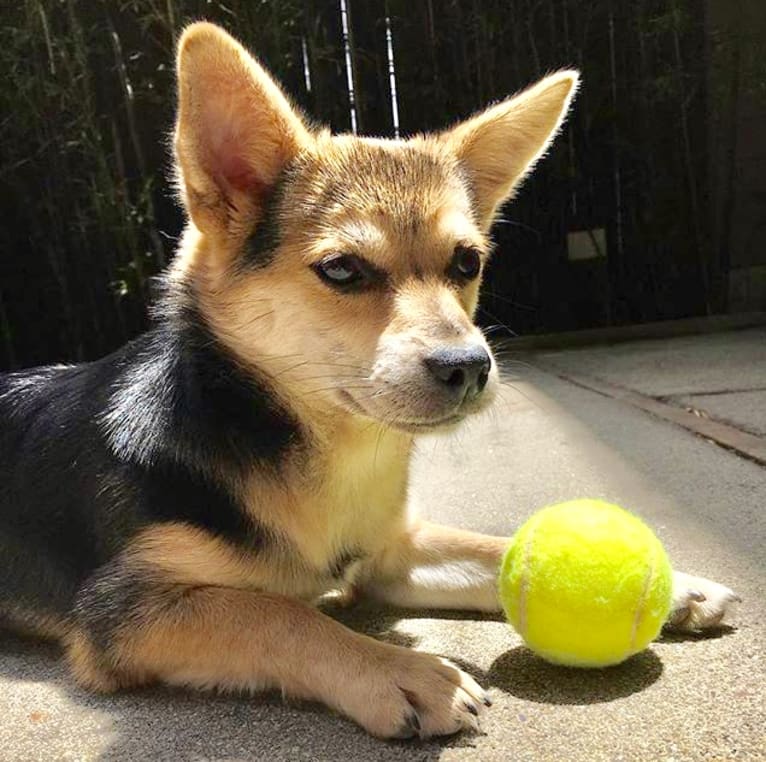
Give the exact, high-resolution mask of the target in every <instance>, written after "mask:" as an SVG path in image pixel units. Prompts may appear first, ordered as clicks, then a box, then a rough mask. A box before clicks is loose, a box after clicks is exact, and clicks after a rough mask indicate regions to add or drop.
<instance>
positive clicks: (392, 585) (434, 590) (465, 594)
mask: <svg viewBox="0 0 766 762" xmlns="http://www.w3.org/2000/svg"><path fill="white" fill-rule="evenodd" d="M508 543H509V540H508V539H507V538H504V537H492V536H490V535H484V534H478V533H476V532H468V531H465V530H462V529H453V528H451V527H446V526H442V525H440V524H433V523H431V522H428V521H420V520H418V521H416V522H414V523H413V524H412V525H411V526H410V527H409V528H408V529H407V530H406V531H405V532H404V533H402V534H400V535H399V536H397V537H396V538H395V539H394V541H393V542H391V543H389V544H388V546H387V547H386V548H385V549H384V550H383V552H381V553H380V554H379V555H378V556H376V557H375V558H373V559H372V560H371V561H370V563H369V564H368V565H367V567H366V568H364V569H363V570H362V574H361V577H360V579H359V586H360V587H361V588H362V592H364V593H367V594H369V595H371V596H373V597H375V598H377V599H379V600H383V601H386V602H387V603H391V604H393V605H395V606H405V607H411V608H445V609H472V610H479V611H499V610H500V604H499V602H498V596H497V574H498V570H499V567H500V561H501V560H502V557H503V554H504V553H505V550H506V548H507V547H508Z"/></svg>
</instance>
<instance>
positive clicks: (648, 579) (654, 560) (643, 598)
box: [629, 548, 657, 652]
mask: <svg viewBox="0 0 766 762" xmlns="http://www.w3.org/2000/svg"><path fill="white" fill-rule="evenodd" d="M656 556H657V550H656V548H653V549H652V563H651V564H650V565H649V572H648V573H647V575H646V580H645V581H644V589H643V590H642V591H641V597H640V598H639V600H638V606H637V608H636V614H635V616H634V617H633V627H632V628H631V633H630V645H629V649H630V651H631V652H632V651H633V649H634V648H635V647H636V635H637V634H638V625H639V622H640V621H641V615H642V613H643V611H644V608H645V606H646V602H647V600H648V599H649V590H650V589H651V585H652V578H653V577H654V570H655V568H656V565H657V558H656Z"/></svg>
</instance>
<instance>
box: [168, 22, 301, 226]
mask: <svg viewBox="0 0 766 762" xmlns="http://www.w3.org/2000/svg"><path fill="white" fill-rule="evenodd" d="M177 67H178V119H177V122H176V130H175V154H176V163H177V170H178V178H179V185H180V188H181V192H182V195H183V199H184V204H185V206H186V209H187V211H188V213H189V215H190V216H191V218H192V220H193V221H194V224H195V225H196V226H197V227H198V228H199V229H200V230H201V231H202V232H203V233H206V234H208V235H212V236H221V235H224V236H227V235H232V234H242V233H244V232H246V231H247V230H249V229H250V228H251V227H252V225H253V224H254V223H256V222H257V221H258V219H259V217H260V214H261V212H262V209H263V205H264V204H265V203H266V200H267V198H268V196H269V194H270V192H271V191H272V189H273V186H274V183H275V182H276V180H277V178H278V176H279V173H280V171H281V170H282V169H283V168H284V167H285V165H286V164H287V163H288V162H289V161H290V160H291V159H292V158H293V157H295V156H296V154H297V153H298V152H299V151H301V150H302V149H303V148H305V147H307V146H308V145H310V143H311V136H310V133H309V132H308V130H307V129H306V127H305V126H304V124H303V122H302V121H301V119H300V117H299V116H298V114H297V113H296V112H295V110H294V109H293V108H292V107H291V105H290V103H289V102H288V100H287V98H286V97H285V96H284V95H283V94H282V92H281V90H280V89H279V87H278V86H277V85H276V84H275V83H274V81H273V80H272V79H271V77H270V76H269V75H268V74H267V73H266V71H264V69H263V68H261V66H260V65H259V64H258V63H257V62H256V61H255V60H254V59H253V57H252V56H251V55H250V54H249V53H248V52H247V51H246V50H245V49H244V48H243V47H242V45H240V44H239V43H238V42H237V41H236V40H235V39H234V38H232V37H231V36H229V35H228V34H227V33H226V32H224V31H223V30H222V29H220V28H219V27H217V26H215V25H214V24H209V23H205V22H201V23H196V24H192V25H191V26H189V27H187V28H186V30H185V31H184V33H183V34H182V35H181V39H180V41H179V44H178V63H177Z"/></svg>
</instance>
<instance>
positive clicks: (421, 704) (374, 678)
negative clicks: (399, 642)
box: [343, 646, 491, 738]
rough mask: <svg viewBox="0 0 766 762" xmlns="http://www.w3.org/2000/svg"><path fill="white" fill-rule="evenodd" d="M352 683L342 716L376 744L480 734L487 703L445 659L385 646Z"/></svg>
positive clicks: (480, 691) (470, 681)
mask: <svg viewBox="0 0 766 762" xmlns="http://www.w3.org/2000/svg"><path fill="white" fill-rule="evenodd" d="M380 656H381V653H378V654H376V655H375V657H373V659H372V660H371V661H369V662H368V663H367V665H366V666H367V667H368V669H365V674H364V675H363V676H360V678H361V679H358V680H357V681H356V685H355V686H354V690H353V694H354V695H353V701H352V704H351V705H350V706H349V705H346V706H344V707H343V709H344V711H345V712H346V713H347V714H349V715H350V716H351V717H352V718H353V719H354V720H356V721H357V722H358V723H359V724H360V725H361V726H362V727H364V728H365V729H366V730H367V731H369V732H370V733H372V734H373V735H375V736H378V737H380V738H412V737H419V738H430V737H432V736H444V735H451V734H453V733H457V732H459V731H461V730H468V729H473V730H478V728H479V715H480V714H481V712H482V710H483V709H484V707H486V706H490V704H491V701H490V699H489V696H488V695H487V693H486V692H485V691H484V690H483V689H482V688H481V686H480V685H479V684H478V683H477V682H476V681H475V680H474V679H473V678H472V677H470V676H469V675H467V674H465V672H463V671H462V670H460V669H458V668H457V667H455V666H454V665H453V664H451V663H450V662H448V661H447V660H446V659H441V658H439V657H437V656H431V655H430V654H424V653H420V652H418V651H410V650H408V649H406V648H399V647H397V646H385V650H384V651H383V658H380Z"/></svg>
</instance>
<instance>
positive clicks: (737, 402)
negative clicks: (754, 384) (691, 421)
mask: <svg viewBox="0 0 766 762" xmlns="http://www.w3.org/2000/svg"><path fill="white" fill-rule="evenodd" d="M671 401H672V402H675V403H677V404H679V405H683V406H684V407H690V408H693V409H694V410H700V411H703V412H704V413H706V414H708V415H709V416H711V417H712V418H715V419H716V420H718V421H724V422H726V423H730V424H732V425H733V426H737V427H738V428H740V429H742V430H743V431H749V432H750V433H751V434H758V435H759V436H766V389H761V390H758V391H753V392H728V393H719V394H693V395H681V396H680V397H672V398H671Z"/></svg>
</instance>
